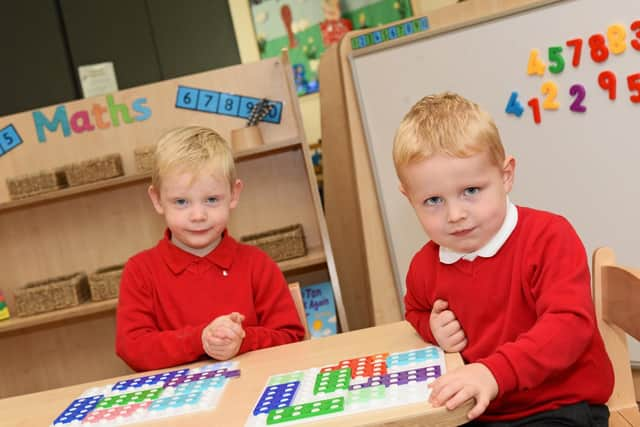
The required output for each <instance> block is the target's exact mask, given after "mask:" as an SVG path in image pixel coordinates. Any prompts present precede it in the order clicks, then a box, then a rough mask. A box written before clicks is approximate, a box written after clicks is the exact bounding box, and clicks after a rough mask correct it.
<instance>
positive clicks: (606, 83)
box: [598, 70, 617, 101]
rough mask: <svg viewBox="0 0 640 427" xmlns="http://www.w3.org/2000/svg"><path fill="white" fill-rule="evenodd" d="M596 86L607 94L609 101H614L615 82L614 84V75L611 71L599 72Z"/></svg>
mask: <svg viewBox="0 0 640 427" xmlns="http://www.w3.org/2000/svg"><path fill="white" fill-rule="evenodd" d="M598 84H599V85H600V87H601V88H602V89H604V90H606V91H608V92H609V99H610V100H612V101H613V100H615V99H616V86H617V82H616V75H615V74H614V73H613V71H608V70H607V71H603V72H601V73H600V75H599V76H598Z"/></svg>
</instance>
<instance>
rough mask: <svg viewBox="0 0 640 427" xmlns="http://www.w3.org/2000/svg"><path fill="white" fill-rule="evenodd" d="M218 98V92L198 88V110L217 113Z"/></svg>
mask: <svg viewBox="0 0 640 427" xmlns="http://www.w3.org/2000/svg"><path fill="white" fill-rule="evenodd" d="M219 99H220V93H218V92H213V91H210V90H202V89H200V94H199V95H198V111H205V112H207V113H217V112H218V100H219Z"/></svg>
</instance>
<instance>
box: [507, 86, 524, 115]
mask: <svg viewBox="0 0 640 427" xmlns="http://www.w3.org/2000/svg"><path fill="white" fill-rule="evenodd" d="M504 111H505V112H506V113H507V114H513V115H516V116H518V117H520V116H522V113H523V112H524V108H523V107H522V104H520V101H518V92H511V96H510V97H509V101H508V102H507V106H506V108H505V109H504Z"/></svg>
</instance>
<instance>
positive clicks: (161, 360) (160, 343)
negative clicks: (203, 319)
mask: <svg viewBox="0 0 640 427" xmlns="http://www.w3.org/2000/svg"><path fill="white" fill-rule="evenodd" d="M142 268H143V267H142V266H140V265H138V264H137V263H136V260H135V258H134V259H131V260H129V262H127V264H126V266H125V268H124V271H123V273H122V279H121V282H120V295H119V300H118V310H117V314H116V353H117V354H118V356H120V357H121V358H122V359H123V360H124V361H125V362H126V363H127V364H128V365H129V366H130V367H131V368H132V369H134V370H136V371H146V370H152V369H161V368H166V367H170V366H176V365H181V364H184V363H189V362H193V361H195V360H196V359H198V358H199V357H201V356H202V355H204V354H205V353H204V349H203V347H202V338H201V335H202V330H203V329H204V327H205V326H206V325H207V324H206V323H204V324H201V325H197V326H190V325H188V326H185V327H183V328H180V329H177V330H165V331H161V330H160V329H159V328H158V325H157V321H156V316H155V314H154V310H153V297H152V292H151V285H150V284H149V283H148V282H147V280H149V279H145V277H147V278H148V277H149V275H148V274H147V275H145V274H144V273H143V272H142Z"/></svg>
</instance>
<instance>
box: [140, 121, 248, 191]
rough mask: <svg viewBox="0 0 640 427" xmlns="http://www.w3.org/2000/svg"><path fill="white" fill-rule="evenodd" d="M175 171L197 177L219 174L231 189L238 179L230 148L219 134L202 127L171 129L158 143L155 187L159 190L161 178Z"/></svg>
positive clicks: (152, 180) (153, 173)
mask: <svg viewBox="0 0 640 427" xmlns="http://www.w3.org/2000/svg"><path fill="white" fill-rule="evenodd" d="M175 172H189V173H192V174H193V175H194V176H196V175H198V174H199V173H201V172H211V173H213V174H215V175H218V174H219V175H220V176H222V177H224V178H225V179H227V180H228V181H229V185H230V186H233V184H234V183H235V181H236V179H237V175H236V168H235V162H234V159H233V153H232V151H231V146H230V145H229V143H228V142H227V141H226V140H225V139H224V138H223V137H222V136H220V134H219V133H218V132H216V131H214V130H213V129H210V128H207V127H203V126H183V127H178V128H174V129H171V130H170V131H168V132H166V133H165V134H164V135H162V136H161V137H160V139H159V140H158V142H157V143H156V145H155V149H154V153H153V168H152V171H151V183H152V185H153V186H154V187H156V188H160V186H161V185H162V178H163V177H165V176H167V174H169V173H175Z"/></svg>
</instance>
